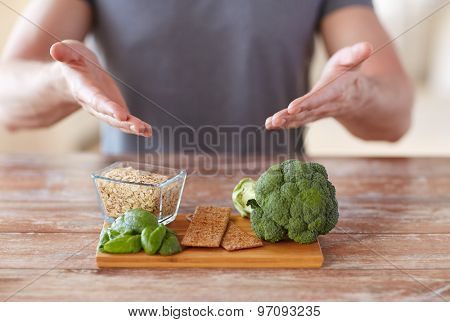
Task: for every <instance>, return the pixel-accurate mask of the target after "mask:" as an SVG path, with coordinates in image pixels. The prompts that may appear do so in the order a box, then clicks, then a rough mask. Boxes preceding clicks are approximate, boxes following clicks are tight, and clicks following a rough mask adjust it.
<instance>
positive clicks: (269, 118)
mask: <svg viewBox="0 0 450 322" xmlns="http://www.w3.org/2000/svg"><path fill="white" fill-rule="evenodd" d="M271 123H272V117H271V116H270V117H268V118H267V119H266V122H265V123H264V125H265V127H266V129H267V130H270V128H271Z"/></svg>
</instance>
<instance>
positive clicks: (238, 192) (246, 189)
mask: <svg viewBox="0 0 450 322" xmlns="http://www.w3.org/2000/svg"><path fill="white" fill-rule="evenodd" d="M255 184H256V181H255V180H253V179H250V178H244V179H242V180H241V181H239V183H238V184H237V185H236V187H235V188H234V190H233V193H232V195H231V199H232V200H233V204H234V207H235V208H236V210H237V211H238V212H239V213H240V214H241V216H242V217H247V216H249V215H250V212H251V211H252V208H251V207H250V206H248V205H247V202H248V201H249V200H251V199H255Z"/></svg>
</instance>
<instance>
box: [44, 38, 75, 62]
mask: <svg viewBox="0 0 450 322" xmlns="http://www.w3.org/2000/svg"><path fill="white" fill-rule="evenodd" d="M50 56H52V58H53V59H54V60H56V61H59V62H63V63H70V62H74V61H77V60H79V59H80V55H79V54H78V53H76V52H75V51H74V50H73V49H72V48H70V47H69V46H68V45H67V44H64V43H63V42H60V41H59V42H56V43H54V44H53V45H52V46H51V47H50Z"/></svg>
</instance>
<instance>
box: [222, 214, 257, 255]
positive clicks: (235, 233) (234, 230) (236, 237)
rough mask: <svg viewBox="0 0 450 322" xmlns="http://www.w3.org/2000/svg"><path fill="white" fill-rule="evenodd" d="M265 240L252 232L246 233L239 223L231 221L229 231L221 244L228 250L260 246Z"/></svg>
mask: <svg viewBox="0 0 450 322" xmlns="http://www.w3.org/2000/svg"><path fill="white" fill-rule="evenodd" d="M262 245H263V242H262V241H261V240H259V239H258V238H256V237H255V236H253V235H252V234H249V233H246V232H245V231H243V230H242V229H241V228H239V226H238V225H236V224H235V223H233V222H232V221H230V222H229V223H228V228H227V231H226V232H225V235H224V236H223V238H222V243H221V244H220V246H222V247H223V248H225V249H226V250H228V251H232V250H238V249H245V248H254V247H260V246H262Z"/></svg>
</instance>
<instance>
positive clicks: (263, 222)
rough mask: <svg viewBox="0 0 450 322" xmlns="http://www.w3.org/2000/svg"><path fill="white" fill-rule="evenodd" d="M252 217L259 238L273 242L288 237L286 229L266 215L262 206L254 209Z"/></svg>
mask: <svg viewBox="0 0 450 322" xmlns="http://www.w3.org/2000/svg"><path fill="white" fill-rule="evenodd" d="M250 218H251V219H250V220H251V223H252V229H253V231H254V232H255V234H256V236H258V237H259V238H261V239H264V240H267V241H268V242H271V243H276V242H278V241H280V240H283V239H285V238H286V236H287V232H286V230H285V229H284V228H283V227H281V226H280V225H278V224H277V223H276V222H275V221H273V220H272V219H270V218H269V217H268V216H265V215H264V212H263V210H262V209H261V208H260V207H257V208H255V209H253V211H252V213H251V215H250Z"/></svg>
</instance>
